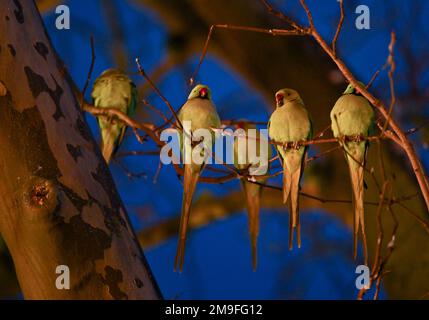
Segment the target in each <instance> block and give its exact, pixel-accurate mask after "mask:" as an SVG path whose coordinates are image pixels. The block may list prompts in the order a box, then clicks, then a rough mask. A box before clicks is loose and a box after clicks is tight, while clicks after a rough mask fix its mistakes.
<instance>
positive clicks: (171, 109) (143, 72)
mask: <svg viewBox="0 0 429 320" xmlns="http://www.w3.org/2000/svg"><path fill="white" fill-rule="evenodd" d="M136 64H137V68H138V70H139V74H140V75H141V76H142V77H143V78H145V79H146V81H147V82H148V83H149V85H150V86H151V87H152V89H153V90H154V91H155V92H156V94H157V95H158V96H159V97H160V98H161V99H162V100H163V101H164V103H165V104H166V105H167V107H168V108H169V109H170V111H171V113H172V114H173V116H174V118H175V119H176V121H177V124H178V126H179V127H180V128H183V126H182V123H181V122H180V119H179V117H178V116H177V113H176V111H174V108H173V106H172V105H171V104H170V102H168V100H167V98H166V97H165V96H164V95H163V94H162V93H161V91H159V89H158V87H157V86H156V85H155V84H154V83H153V82H152V80H151V79H150V78H149V76H148V75H147V74H146V72H145V71H144V69H143V67H142V65H141V63H140V59H139V58H136Z"/></svg>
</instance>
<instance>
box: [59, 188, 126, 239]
mask: <svg viewBox="0 0 429 320" xmlns="http://www.w3.org/2000/svg"><path fill="white" fill-rule="evenodd" d="M61 188H62V190H63V191H64V194H65V195H66V196H67V198H68V199H69V200H70V202H71V203H72V204H73V206H74V207H75V208H76V210H77V211H78V212H79V213H82V211H83V208H84V207H85V206H91V205H93V204H94V203H95V204H97V205H98V206H99V207H100V208H101V212H102V214H103V217H104V221H103V222H104V225H105V226H106V228H107V229H108V230H109V231H110V232H111V235H112V234H114V235H115V236H117V237H119V236H120V235H121V230H120V224H121V220H122V218H121V217H120V216H119V215H118V213H117V212H115V211H114V210H112V209H111V208H109V207H107V206H104V205H102V204H101V203H100V202H99V201H97V200H96V199H95V198H93V197H91V196H90V195H89V194H88V199H84V198H82V197H80V196H79V195H78V194H77V193H75V192H74V191H73V190H71V189H70V188H68V187H67V186H65V185H63V184H61Z"/></svg>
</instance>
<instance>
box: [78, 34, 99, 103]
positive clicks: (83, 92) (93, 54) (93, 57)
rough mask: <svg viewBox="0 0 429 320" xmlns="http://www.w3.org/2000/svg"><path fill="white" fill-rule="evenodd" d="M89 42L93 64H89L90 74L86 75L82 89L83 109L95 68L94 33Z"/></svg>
mask: <svg viewBox="0 0 429 320" xmlns="http://www.w3.org/2000/svg"><path fill="white" fill-rule="evenodd" d="M89 42H90V44H91V64H90V66H89V70H88V75H87V77H86V81H85V85H84V86H83V89H82V97H81V101H80V107H81V108H82V109H83V106H84V103H85V93H86V90H87V89H88V86H89V82H90V81H91V75H92V71H93V70H94V64H95V59H96V57H95V49H94V37H93V36H92V35H91V37H90V38H89Z"/></svg>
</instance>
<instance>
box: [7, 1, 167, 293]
mask: <svg viewBox="0 0 429 320" xmlns="http://www.w3.org/2000/svg"><path fill="white" fill-rule="evenodd" d="M0 146H1V151H0V181H1V183H0V233H1V235H2V237H3V238H4V240H5V242H6V244H7V246H8V248H9V250H10V252H11V255H12V258H13V261H14V264H15V268H16V272H17V276H18V280H19V283H20V286H21V289H22V292H23V294H24V297H25V298H27V299H45V298H49V299H158V298H160V296H161V295H160V293H159V290H158V288H157V285H156V283H155V281H154V279H153V277H152V275H151V272H150V269H149V266H148V265H147V262H146V260H145V257H144V255H143V252H142V251H141V249H140V247H139V245H138V243H137V240H136V237H135V235H134V232H133V230H132V226H131V225H130V223H129V221H128V218H127V213H126V212H125V209H124V206H123V204H122V202H121V200H120V198H119V196H118V193H117V191H116V188H115V185H114V182H113V180H112V178H111V175H110V172H109V170H108V168H107V166H106V164H105V163H104V161H103V160H102V157H101V154H100V152H99V150H98V147H97V145H96V144H95V142H94V140H93V138H92V136H91V133H90V131H89V129H88V127H87V124H86V122H85V120H84V117H83V115H82V113H81V111H80V109H79V106H78V104H77V101H76V99H75V97H74V96H73V93H72V90H71V87H70V83H69V81H68V80H67V78H66V77H65V75H64V72H63V68H62V64H61V62H60V61H59V59H58V58H57V56H56V53H55V51H54V49H53V48H52V46H51V43H50V41H49V38H48V35H47V34H46V32H45V29H44V26H43V24H42V20H41V18H40V16H39V13H38V11H37V8H36V6H35V5H34V3H33V1H19V0H4V1H1V2H0ZM58 265H67V266H68V267H69V268H70V285H71V288H70V290H58V289H57V288H56V285H55V281H56V278H57V276H58V275H57V274H56V273H55V271H56V267H57V266H58Z"/></svg>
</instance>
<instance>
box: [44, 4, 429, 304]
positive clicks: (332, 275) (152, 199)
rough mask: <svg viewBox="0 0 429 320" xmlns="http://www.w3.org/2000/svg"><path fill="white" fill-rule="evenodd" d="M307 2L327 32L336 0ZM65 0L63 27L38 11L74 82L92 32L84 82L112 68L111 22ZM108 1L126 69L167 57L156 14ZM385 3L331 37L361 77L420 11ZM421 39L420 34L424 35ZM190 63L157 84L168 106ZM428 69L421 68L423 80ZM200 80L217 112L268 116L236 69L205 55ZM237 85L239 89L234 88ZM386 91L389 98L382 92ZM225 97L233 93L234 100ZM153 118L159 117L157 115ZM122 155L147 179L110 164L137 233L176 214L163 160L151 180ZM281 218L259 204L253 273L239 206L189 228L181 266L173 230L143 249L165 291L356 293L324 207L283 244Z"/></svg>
mask: <svg viewBox="0 0 429 320" xmlns="http://www.w3.org/2000/svg"><path fill="white" fill-rule="evenodd" d="M273 2H274V3H277V4H278V5H279V6H280V7H281V6H282V4H283V3H286V1H273ZM294 2H297V3H298V1H287V3H288V7H287V9H288V11H289V12H290V13H291V14H292V15H293V16H295V17H298V19H304V15H303V12H302V10H301V8H300V7H299V5H298V4H295V3H294ZM309 2H310V8H311V9H312V11H313V15H314V19H315V23H316V26H317V27H318V29H319V31H320V32H321V33H322V35H323V36H324V37H326V38H331V37H332V34H333V33H334V31H335V25H336V23H337V21H338V14H339V12H338V4H337V2H336V1H334V0H330V1H328V0H325V1H312V2H311V1H309ZM319 2H323V6H320V5H318V4H319ZM65 3H66V4H67V5H69V6H70V10H71V30H68V31H59V30H57V29H55V25H54V19H55V15H54V14H53V13H50V14H47V15H46V16H45V17H44V20H45V23H46V26H47V29H48V32H49V34H50V36H51V38H52V41H53V43H54V46H55V47H56V49H57V51H58V52H59V54H60V56H61V57H62V59H63V60H64V62H65V63H66V65H67V66H68V68H69V70H70V72H71V74H72V76H73V78H74V80H75V82H76V83H77V84H78V86H80V87H82V86H83V83H84V82H85V79H86V73H87V70H88V67H89V64H90V47H89V40H88V39H89V36H90V34H93V35H94V37H95V40H96V41H95V44H96V54H97V60H96V64H95V69H94V73H93V79H92V80H94V79H95V77H96V76H97V75H98V74H100V73H101V72H102V71H103V70H104V69H107V68H110V67H114V62H113V61H114V59H113V57H112V55H111V52H112V51H111V48H110V45H111V34H109V32H110V31H109V30H110V29H109V28H107V27H106V20H105V17H104V16H103V11H102V10H101V9H100V3H101V1H100V0H91V1H86V0H72V1H65ZM116 3H117V6H118V8H119V12H118V16H119V19H120V20H121V22H122V24H123V28H124V30H125V35H126V37H125V41H126V44H127V52H128V53H129V56H130V60H129V64H128V70H127V72H128V73H129V74H133V73H135V71H136V67H135V64H134V61H133V60H134V58H135V57H140V59H141V61H142V64H143V66H144V68H145V69H146V70H147V71H148V73H149V74H150V72H151V71H152V70H154V69H155V67H156V66H157V65H158V64H159V63H160V62H161V61H162V59H163V58H164V57H165V55H166V52H167V51H166V41H167V30H166V28H165V26H164V25H163V22H162V20H160V19H159V17H158V16H157V15H156V14H155V13H154V12H151V11H149V10H147V9H146V8H145V7H143V6H140V5H137V4H135V3H134V2H133V1H116ZM393 3H394V4H395V5H394V7H395V9H396V10H395V12H396V13H400V16H399V18H398V19H393V21H389V20H388V19H387V18H386V17H387V16H389V17H391V15H390V14H389V15H388V14H387V13H386V8H384V6H383V4H381V1H363V0H362V1H358V3H357V5H358V4H367V5H368V6H369V7H370V9H371V29H370V30H364V31H356V29H355V28H354V18H353V17H354V16H355V14H354V13H353V12H347V13H346V14H347V16H348V18H347V19H346V22H345V25H344V29H343V32H342V35H341V38H340V40H339V44H338V45H339V48H340V49H339V52H340V54H341V55H342V56H343V57H344V59H345V61H346V62H347V63H348V64H349V65H350V67H351V69H352V70H353V71H354V72H355V73H356V74H357V75H358V77H359V78H360V79H362V80H363V81H364V82H367V81H368V80H369V79H370V78H371V76H372V74H373V73H374V72H375V70H377V69H378V68H379V67H380V66H382V65H383V64H384V63H385V61H386V57H387V46H388V43H389V40H390V35H389V34H390V31H391V30H392V29H393V28H396V29H397V28H399V31H398V36H399V38H400V39H399V40H401V37H402V33H401V30H402V28H405V26H406V25H407V24H410V23H411V22H413V23H415V24H417V23H418V20H419V19H424V17H423V15H422V16H421V17H416V16H412V13H411V12H409V10H408V7H409V6H408V5H407V4H408V1H389V5H390V4H392V6H393ZM427 4H428V3H426V5H425V6H424V7H425V9H427V7H428V6H427ZM426 12H427V10H426ZM426 18H427V17H426ZM303 21H304V20H303ZM422 21H423V20H422ZM219 22H221V21H219ZM397 30H398V29H397ZM426 31H427V30H426ZM206 32H207V30H201V33H202V34H206ZM408 36H409V37H411V42H412V46H413V48H414V49H415V50H420V47H421V40H422V39H414V38H413V34H409V35H408ZM309 41H310V40H309ZM425 41H426V42H427V38H426V39H425ZM398 55H400V54H398ZM398 60H400V59H399V57H398ZM196 61H197V57H194V58H192V59H191V60H190V61H188V63H187V66H181V67H178V68H175V69H172V70H171V71H170V72H168V74H167V76H166V77H165V78H164V79H163V80H162V82H161V83H159V87H160V88H161V90H162V91H163V93H164V94H165V95H166V97H167V98H168V99H169V101H170V102H171V103H172V105H173V106H175V107H176V108H178V107H180V105H181V104H182V103H183V102H184V101H185V98H186V96H187V94H188V90H189V89H188V87H187V84H186V80H187V78H188V77H189V73H184V72H189V70H192V67H193V66H195V64H196ZM403 68H404V66H403V65H402V64H401V63H398V74H399V77H400V74H401V71H402V69H403ZM428 76H429V75H428V74H427V73H426V75H425V79H426V80H425V81H426V82H427V78H428ZM131 77H132V78H133V79H134V81H135V82H136V83H137V84H139V83H142V79H141V78H140V77H139V76H136V75H132V76H131ZM199 80H200V81H202V82H204V83H206V84H208V85H209V86H210V87H211V88H212V91H213V96H214V100H215V102H216V104H217V106H218V109H219V113H220V115H221V117H222V118H224V119H229V118H240V117H242V115H243V110H244V109H243V106H247V107H246V118H248V119H253V120H258V121H266V120H267V119H268V117H269V108H268V107H267V102H266V101H264V100H263V99H262V97H261V96H260V95H259V94H258V93H257V92H254V91H252V89H251V88H250V87H249V85H248V84H247V83H246V82H245V80H244V79H242V78H241V77H240V75H238V74H236V73H234V72H233V71H232V70H230V69H229V68H228V67H227V66H226V65H224V64H223V63H222V62H221V61H218V60H216V59H215V58H214V57H213V56H210V55H209V56H208V58H207V59H206V61H205V62H204V64H203V67H202V69H201V71H200V73H199ZM383 82H385V76H381V77H380V80H379V82H378V83H380V85H382V83H383ZM398 83H399V84H398V90H399V91H406V90H408V88H407V85H406V84H401V83H400V82H399V81H398ZM91 85H92V84H91ZM377 85H378V84H377ZM89 91H90V90H88V92H87V98H89ZM239 92H245V93H246V94H245V95H237V93H239ZM386 96H387V97H388V92H386ZM243 97H244V98H243ZM145 98H147V99H149V100H150V102H151V103H152V104H154V105H155V106H157V107H159V108H160V109H162V110H164V111H166V110H167V109H166V108H165V106H164V105H163V104H162V103H161V101H160V100H159V99H158V98H157V97H156V96H155V95H154V94H150V95H149V96H147V97H145ZM231 101H234V104H232V103H231ZM249 106H251V107H249ZM166 112H167V111H166ZM87 119H88V122H89V124H90V125H91V129H92V130H93V133H94V136H96V137H97V139H98V137H99V135H98V129H97V127H96V125H95V120H94V118H93V117H92V116H87ZM154 119H155V118H154ZM156 121H157V122H158V123H161V119H157V120H156ZM140 149H142V147H140V146H139V144H138V143H137V142H136V141H135V139H134V138H133V137H130V138H128V139H126V141H125V142H124V145H123V147H122V149H121V150H140ZM148 149H150V148H149V147H148ZM121 161H123V163H124V164H125V165H126V166H127V167H128V168H129V169H130V170H132V171H133V172H142V171H143V172H146V173H147V179H135V180H129V179H128V178H127V176H126V175H125V174H124V171H123V170H122V169H120V168H119V167H118V165H115V164H111V166H110V167H111V171H112V174H113V176H114V179H115V182H116V185H117V187H118V189H119V191H120V194H121V196H122V199H123V200H124V202H125V204H126V206H127V208H128V213H129V214H130V215H131V219H132V221H133V224H134V226H135V228H136V229H137V231H140V230H142V228H144V227H145V226H147V225H150V224H154V223H157V222H158V221H161V220H163V219H166V218H169V217H173V216H176V215H178V214H179V213H180V208H181V192H182V187H181V184H180V183H179V181H178V180H177V178H176V176H175V173H174V170H172V168H171V167H163V168H162V170H161V173H160V176H159V178H158V181H157V183H156V184H154V183H153V182H152V179H153V176H154V174H155V172H156V168H157V165H158V158H157V157H139V158H137V157H135V158H127V159H125V160H124V159H122V160H121ZM238 188H239V184H238V182H237V181H234V182H230V183H227V184H223V185H202V184H201V185H200V186H199V188H198V192H197V194H196V196H195V199H197V198H198V196H199V195H201V193H203V192H210V193H213V194H216V195H222V194H227V193H228V192H230V191H231V190H237V189H238ZM142 208H143V209H145V212H146V214H145V215H144V216H143V217H142V215H141V214H138V213H139V211H142V210H141V209H142ZM287 226H288V214H287V210H286V209H285V210H281V211H280V210H277V211H270V210H263V211H262V213H261V234H260V237H259V265H258V270H257V272H256V273H253V272H252V271H251V264H250V249H249V241H248V236H247V219H246V216H245V213H244V212H241V213H240V214H236V215H233V216H231V217H230V218H228V219H226V220H222V221H218V222H215V223H212V224H210V225H209V226H206V227H204V228H202V229H199V230H196V231H193V232H192V233H191V234H190V236H189V240H188V242H187V254H186V259H185V269H184V272H183V273H182V274H178V273H174V272H173V259H174V255H175V250H176V238H171V239H169V240H168V241H166V242H163V243H160V244H159V245H157V246H156V247H153V248H150V249H148V250H146V256H147V258H148V260H149V263H150V265H151V267H152V269H153V272H154V274H155V277H156V279H157V280H158V282H159V285H160V287H161V289H162V291H163V293H164V296H165V297H166V298H179V299H182V298H184V299H188V298H194V299H209V298H213V299H282V298H307V299H353V298H355V296H356V294H357V290H356V289H355V286H354V281H355V277H356V275H355V272H354V271H355V262H354V261H353V260H352V259H351V248H352V236H351V232H350V230H349V229H348V228H347V227H346V226H344V225H343V224H342V223H341V222H340V221H339V220H338V219H337V218H335V217H334V216H332V215H329V214H326V213H325V212H321V211H311V212H309V211H306V212H304V214H303V215H302V226H303V227H302V228H303V230H302V231H303V245H302V248H301V249H300V250H294V251H289V250H288V248H287V243H288V231H287ZM383 296H384V295H383V294H382V297H383Z"/></svg>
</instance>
